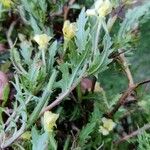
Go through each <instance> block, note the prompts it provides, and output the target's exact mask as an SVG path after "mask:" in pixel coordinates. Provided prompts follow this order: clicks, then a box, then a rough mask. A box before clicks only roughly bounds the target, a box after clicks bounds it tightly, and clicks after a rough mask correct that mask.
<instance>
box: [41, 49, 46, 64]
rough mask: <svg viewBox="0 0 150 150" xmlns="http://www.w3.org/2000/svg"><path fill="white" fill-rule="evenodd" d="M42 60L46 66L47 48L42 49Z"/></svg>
mask: <svg viewBox="0 0 150 150" xmlns="http://www.w3.org/2000/svg"><path fill="white" fill-rule="evenodd" d="M42 61H43V64H44V66H46V61H45V49H42Z"/></svg>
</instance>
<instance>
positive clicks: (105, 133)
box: [99, 126, 109, 135]
mask: <svg viewBox="0 0 150 150" xmlns="http://www.w3.org/2000/svg"><path fill="white" fill-rule="evenodd" d="M99 132H101V133H102V134H103V135H108V134H109V131H108V130H107V129H105V128H104V127H103V126H100V127H99Z"/></svg>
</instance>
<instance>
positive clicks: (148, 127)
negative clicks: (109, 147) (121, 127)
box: [115, 123, 150, 144]
mask: <svg viewBox="0 0 150 150" xmlns="http://www.w3.org/2000/svg"><path fill="white" fill-rule="evenodd" d="M148 129H150V123H148V124H146V125H144V126H143V127H142V128H140V129H138V130H136V131H134V132H132V133H130V134H129V135H126V136H124V137H123V138H121V139H120V140H119V141H117V142H116V143H115V144H120V143H122V142H125V141H127V140H128V139H130V138H132V137H135V136H137V135H141V134H142V133H143V132H144V131H145V130H148Z"/></svg>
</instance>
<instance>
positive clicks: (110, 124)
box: [99, 117, 116, 135]
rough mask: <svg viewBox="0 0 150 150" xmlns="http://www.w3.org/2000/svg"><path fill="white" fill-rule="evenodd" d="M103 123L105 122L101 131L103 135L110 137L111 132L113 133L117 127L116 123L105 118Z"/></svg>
mask: <svg viewBox="0 0 150 150" xmlns="http://www.w3.org/2000/svg"><path fill="white" fill-rule="evenodd" d="M102 122H103V126H100V129H99V131H100V132H101V133H102V134H103V135H108V134H109V132H110V131H112V130H113V129H114V127H115V126H116V123H115V122H113V120H112V119H107V118H105V117H103V118H102Z"/></svg>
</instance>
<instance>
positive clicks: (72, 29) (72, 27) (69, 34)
mask: <svg viewBox="0 0 150 150" xmlns="http://www.w3.org/2000/svg"><path fill="white" fill-rule="evenodd" d="M76 30H77V28H76V23H70V21H69V20H66V21H65V22H64V25H63V34H64V38H65V39H67V40H70V39H72V38H73V37H74V36H75V33H76Z"/></svg>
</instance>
